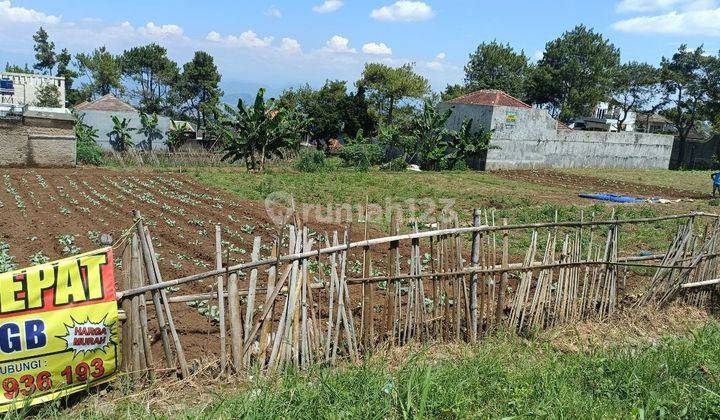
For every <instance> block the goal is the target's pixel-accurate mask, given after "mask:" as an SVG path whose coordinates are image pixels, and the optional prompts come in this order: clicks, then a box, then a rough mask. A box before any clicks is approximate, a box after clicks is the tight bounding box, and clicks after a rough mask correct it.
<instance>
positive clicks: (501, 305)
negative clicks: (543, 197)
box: [495, 219, 510, 328]
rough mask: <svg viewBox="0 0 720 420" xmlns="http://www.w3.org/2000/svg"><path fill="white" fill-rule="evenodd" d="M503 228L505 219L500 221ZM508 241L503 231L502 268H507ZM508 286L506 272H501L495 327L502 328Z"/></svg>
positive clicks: (505, 224)
mask: <svg viewBox="0 0 720 420" xmlns="http://www.w3.org/2000/svg"><path fill="white" fill-rule="evenodd" d="M502 224H503V226H507V219H502ZM509 252H510V247H509V241H508V231H507V230H503V247H502V268H508V266H509V263H510V261H509ZM507 284H508V272H507V271H503V273H502V276H500V288H499V289H498V297H497V302H498V304H497V307H496V308H495V325H496V326H497V327H498V328H500V327H501V326H502V319H503V312H504V311H505V291H506V289H507Z"/></svg>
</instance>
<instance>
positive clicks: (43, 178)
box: [0, 168, 382, 357]
mask: <svg viewBox="0 0 720 420" xmlns="http://www.w3.org/2000/svg"><path fill="white" fill-rule="evenodd" d="M0 174H1V175H0V176H1V177H2V182H3V187H2V189H0V203H1V204H0V211H2V215H3V216H2V218H0V244H6V247H7V250H6V252H5V254H6V255H7V257H5V258H4V259H3V260H2V261H5V262H6V263H7V264H10V265H11V266H14V267H15V268H22V267H26V266H29V265H33V264H35V263H40V262H43V261H44V260H48V259H49V260H55V259H59V258H62V257H64V256H68V255H72V254H77V253H79V252H85V251H90V250H93V249H97V248H100V247H101V246H102V245H101V243H100V235H102V234H105V233H109V234H111V235H112V236H113V238H114V239H115V240H116V241H117V240H118V239H119V238H120V237H121V235H122V232H123V231H125V230H127V229H128V228H130V227H131V226H132V225H133V220H132V213H133V210H140V211H141V213H142V215H143V216H144V218H145V219H146V221H145V224H146V226H148V229H149V230H150V232H151V235H152V237H153V244H154V246H155V251H156V253H157V254H158V257H159V264H160V270H161V272H162V276H163V279H164V280H170V279H175V278H179V277H183V276H187V275H190V274H196V273H201V272H203V271H209V270H212V269H214V268H215V224H218V223H219V224H220V225H221V226H222V240H223V249H224V250H230V256H229V262H230V263H231V264H233V263H238V262H245V261H249V260H250V252H251V250H252V242H253V238H254V237H255V236H261V237H262V238H263V248H262V250H261V258H263V257H269V255H270V252H271V246H272V242H273V238H275V235H276V225H274V224H273V223H272V222H271V221H270V220H269V218H268V216H267V214H266V210H265V207H264V204H263V203H262V202H260V203H258V202H253V201H248V200H241V199H238V197H232V196H230V195H229V194H225V193H222V192H219V191H214V190H211V189H208V188H206V187H204V186H202V185H200V184H198V183H197V182H195V181H193V180H192V179H191V178H190V177H186V176H183V175H181V174H166V173H150V172H148V173H143V172H138V173H133V172H117V171H111V170H103V169H80V168H78V169H75V170H67V169H65V170H54V169H53V170H49V169H36V170H31V169H8V170H3V171H1V172H0ZM309 228H310V229H312V230H315V231H316V232H318V234H320V233H324V232H325V231H328V232H332V231H334V230H337V231H338V232H342V230H343V229H344V227H343V226H339V225H338V226H335V225H323V226H319V225H316V224H313V223H310V224H309ZM371 234H372V235H374V236H382V233H380V232H374V231H373V232H371ZM362 235H363V231H362V226H356V227H355V229H353V232H352V233H351V239H352V240H359V239H361V238H362ZM1 250H2V247H0V251H1ZM121 252H122V251H121V250H120V249H116V250H115V261H116V264H115V265H116V270H115V277H116V283H117V284H118V290H120V289H121V286H120V282H121V281H122V274H121V273H122V260H121ZM7 268H9V267H7V266H6V267H5V269H7ZM5 269H3V271H5ZM214 285H215V281H214V279H208V280H204V281H199V282H193V283H188V284H184V285H182V286H180V288H179V289H178V290H174V289H173V294H175V295H180V294H196V293H207V292H211V291H213V290H214V288H213V286H214ZM242 287H243V285H242V284H241V288H242ZM172 308H173V314H174V317H175V322H176V323H177V327H178V330H179V331H180V333H181V336H182V338H181V339H182V342H183V345H184V347H185V350H186V353H187V354H188V356H189V357H201V356H203V355H207V354H209V353H212V352H214V351H215V352H217V351H218V350H217V348H216V347H217V345H208V343H217V338H215V337H213V338H211V337H209V336H210V335H211V334H214V335H215V336H216V335H217V328H216V327H215V326H213V325H212V322H211V321H210V319H209V318H207V317H205V316H203V315H201V314H200V313H199V312H198V310H197V309H196V308H193V307H191V306H189V305H187V304H185V303H177V304H173V307H172ZM148 314H149V316H151V317H153V318H154V311H152V310H149V311H148ZM155 345H156V346H159V345H160V343H156V344H155ZM155 350H156V351H157V354H158V355H160V354H161V353H162V351H161V349H160V347H157V348H156V349H155Z"/></svg>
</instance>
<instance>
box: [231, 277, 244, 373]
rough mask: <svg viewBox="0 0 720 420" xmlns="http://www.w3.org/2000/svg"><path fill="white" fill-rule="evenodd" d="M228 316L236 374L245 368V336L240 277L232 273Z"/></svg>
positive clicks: (233, 364)
mask: <svg viewBox="0 0 720 420" xmlns="http://www.w3.org/2000/svg"><path fill="white" fill-rule="evenodd" d="M228 316H229V318H230V353H231V356H232V366H233V369H234V370H235V372H240V370H241V368H242V366H243V347H244V342H243V334H242V323H241V321H240V319H241V317H242V315H241V314H240V296H239V295H238V275H237V273H230V275H229V276H228Z"/></svg>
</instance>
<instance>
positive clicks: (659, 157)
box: [447, 105, 673, 169]
mask: <svg viewBox="0 0 720 420" xmlns="http://www.w3.org/2000/svg"><path fill="white" fill-rule="evenodd" d="M465 118H473V127H477V128H478V129H479V127H481V126H482V127H483V128H485V129H493V130H494V132H493V136H492V140H491V142H490V144H491V145H492V146H498V147H499V149H491V150H489V151H488V152H487V157H486V160H485V162H484V165H483V164H481V165H478V166H479V167H483V168H485V169H513V168H536V167H554V168H662V169H667V168H668V167H669V164H670V154H671V152H672V145H673V137H672V136H668V135H662V134H646V133H634V132H620V133H609V132H597V131H574V130H566V129H558V122H557V121H556V120H555V119H553V118H552V117H551V116H550V114H548V112H547V111H546V110H543V109H536V108H530V109H526V108H513V107H503V106H496V107H491V106H478V105H456V106H455V109H454V112H453V115H452V117H451V119H450V120H448V124H447V126H448V128H450V129H454V130H457V129H459V128H460V124H461V123H462V121H463V120H464V119H465Z"/></svg>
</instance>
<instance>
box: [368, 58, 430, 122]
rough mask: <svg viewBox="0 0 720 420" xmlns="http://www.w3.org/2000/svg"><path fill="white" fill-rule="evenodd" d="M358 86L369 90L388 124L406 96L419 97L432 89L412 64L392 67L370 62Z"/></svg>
mask: <svg viewBox="0 0 720 420" xmlns="http://www.w3.org/2000/svg"><path fill="white" fill-rule="evenodd" d="M357 86H358V88H360V87H362V88H364V89H366V90H367V92H368V94H369V95H370V98H372V99H373V100H374V101H375V103H376V106H377V111H378V113H379V114H380V115H381V116H384V117H385V122H386V123H387V124H392V123H393V113H394V111H395V110H396V108H397V107H398V103H399V102H400V101H402V100H403V99H405V98H415V99H419V98H422V97H423V96H424V95H425V94H427V93H428V92H429V91H430V85H429V83H428V80H427V79H426V78H424V77H422V76H420V75H419V74H417V73H415V71H414V70H413V65H412V64H405V65H403V66H401V67H390V66H387V65H385V64H380V63H368V64H366V65H365V69H364V70H363V73H362V77H361V78H360V80H358V81H357Z"/></svg>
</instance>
